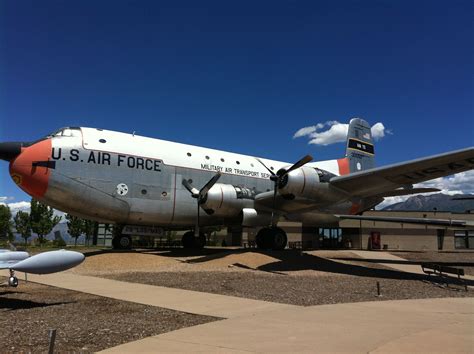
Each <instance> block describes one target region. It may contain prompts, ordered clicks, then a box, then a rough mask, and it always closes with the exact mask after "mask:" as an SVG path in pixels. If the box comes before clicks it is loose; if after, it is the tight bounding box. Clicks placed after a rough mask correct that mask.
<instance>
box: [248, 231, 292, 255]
mask: <svg viewBox="0 0 474 354" xmlns="http://www.w3.org/2000/svg"><path fill="white" fill-rule="evenodd" d="M287 241H288V238H287V236H286V232H285V231H283V230H282V229H280V228H279V227H276V226H273V227H264V228H263V229H260V231H259V232H258V233H257V236H256V238H255V242H256V243H257V247H258V248H260V249H264V250H267V249H273V250H283V249H285V247H286V244H287Z"/></svg>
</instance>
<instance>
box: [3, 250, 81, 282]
mask: <svg viewBox="0 0 474 354" xmlns="http://www.w3.org/2000/svg"><path fill="white" fill-rule="evenodd" d="M84 258H85V257H84V255H83V254H82V253H79V252H75V251H66V250H58V251H49V252H43V253H39V254H36V255H34V256H31V257H30V254H29V253H28V252H24V251H11V250H7V249H0V269H8V270H9V271H10V276H9V278H8V285H9V286H11V287H15V288H16V287H17V286H18V278H17V277H16V275H15V271H19V272H25V273H32V274H50V273H56V272H62V271H63V270H66V269H69V268H73V267H75V266H77V265H79V264H81V263H82V261H84Z"/></svg>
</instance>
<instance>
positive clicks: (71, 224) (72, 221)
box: [66, 214, 85, 247]
mask: <svg viewBox="0 0 474 354" xmlns="http://www.w3.org/2000/svg"><path fill="white" fill-rule="evenodd" d="M66 220H67V232H69V235H71V236H72V237H74V247H75V246H76V245H77V239H78V237H79V236H81V235H82V232H83V229H84V222H85V220H83V219H81V218H78V217H77V216H74V215H71V214H66Z"/></svg>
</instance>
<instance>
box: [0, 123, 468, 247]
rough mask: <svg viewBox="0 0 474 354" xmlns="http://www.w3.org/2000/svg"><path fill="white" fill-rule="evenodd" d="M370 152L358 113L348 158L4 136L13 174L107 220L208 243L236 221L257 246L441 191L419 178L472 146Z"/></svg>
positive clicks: (464, 160)
mask: <svg viewBox="0 0 474 354" xmlns="http://www.w3.org/2000/svg"><path fill="white" fill-rule="evenodd" d="M374 154H375V152H374V145H373V142H372V136H371V130H370V125H369V124H368V123H367V122H366V121H364V120H362V119H360V118H354V119H352V120H351V121H350V124H349V131H348V137H347V147H346V155H345V157H344V158H340V159H337V160H330V161H321V162H310V161H311V160H312V157H311V156H309V155H308V156H305V157H303V158H302V159H301V160H299V161H298V162H296V163H295V164H293V165H290V164H288V163H285V162H280V161H272V160H268V159H263V158H257V157H253V156H246V155H240V154H235V153H230V152H225V151H220V150H214V149H207V148H203V147H197V146H191V145H185V144H180V143H175V142H170V141H164V140H158V139H151V138H146V137H142V136H138V135H135V134H125V133H119V132H114V131H108V130H102V129H95V128H79V127H68V128H62V129H59V130H58V131H56V132H54V133H52V134H50V135H48V136H46V137H44V138H43V139H40V140H38V141H35V142H30V143H24V142H15V143H2V144H0V158H1V159H4V160H7V161H9V162H10V175H11V177H12V179H13V180H14V181H15V183H16V184H17V185H18V186H19V187H20V188H21V189H23V190H24V191H25V192H26V193H28V194H30V195H31V196H33V197H34V198H36V199H38V200H40V201H41V202H43V203H45V204H48V205H50V206H52V207H54V208H56V209H59V210H62V211H64V212H67V213H71V214H73V215H77V216H80V217H84V218H89V219H94V220H98V221H101V222H105V223H115V224H119V225H126V224H127V225H129V227H148V226H149V227H157V228H162V229H166V230H171V229H175V230H177V229H180V230H192V231H189V232H186V233H185V234H184V235H183V239H182V241H183V242H182V243H183V246H184V247H202V246H203V245H204V243H205V237H204V234H203V232H202V231H203V230H205V227H206V226H211V225H226V226H231V225H240V226H249V227H261V229H260V230H259V232H258V233H257V236H256V243H257V245H258V247H260V248H273V249H283V248H285V246H286V244H287V236H286V234H285V232H284V231H283V230H282V229H281V228H278V227H277V226H276V224H277V221H278V220H281V219H286V220H290V221H301V222H303V223H304V224H305V225H308V226H336V225H337V222H338V220H339V218H341V217H345V216H351V217H361V218H362V217H363V216H359V215H360V214H361V213H362V212H363V211H365V210H368V209H370V208H373V207H374V206H376V205H377V204H379V203H381V202H382V201H383V200H384V198H385V197H390V196H400V195H410V194H416V193H421V192H432V191H437V189H433V188H415V187H413V184H415V183H419V182H423V181H427V180H430V179H434V178H438V177H442V176H447V175H451V174H454V173H458V172H463V171H467V170H471V169H473V168H474V148H473V147H470V148H466V149H463V150H458V151H453V152H449V153H445V154H440V155H436V156H431V157H427V158H421V159H417V160H413V161H409V162H404V163H398V164H393V165H389V166H385V167H378V168H376V167H375V164H374ZM218 182H219V183H218ZM364 218H366V217H364ZM420 222H422V223H423V220H420ZM425 222H426V221H425ZM441 222H443V221H441ZM444 223H445V224H449V225H458V226H463V225H465V222H463V221H457V220H445V221H444ZM130 243H131V239H130V236H129V235H127V234H126V233H124V232H123V233H122V234H120V235H118V236H116V237H115V238H114V240H113V244H114V246H115V247H117V248H126V247H129V246H130Z"/></svg>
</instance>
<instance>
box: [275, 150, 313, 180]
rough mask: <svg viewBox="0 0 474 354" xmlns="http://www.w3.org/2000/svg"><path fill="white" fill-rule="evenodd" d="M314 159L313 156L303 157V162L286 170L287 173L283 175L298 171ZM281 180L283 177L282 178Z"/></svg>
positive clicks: (300, 161)
mask: <svg viewBox="0 0 474 354" xmlns="http://www.w3.org/2000/svg"><path fill="white" fill-rule="evenodd" d="M312 159H313V157H312V156H311V155H306V156H305V157H303V158H302V159H301V160H299V161H298V162H296V163H295V164H294V165H293V166H291V167H290V168H289V169H288V170H286V172H285V173H284V174H283V176H284V175H286V174H288V173H290V172H291V171H293V170H296V169H297V168H300V167H301V166H304V165H306V164H307V163H308V162H310V161H311V160H312ZM280 178H281V177H280Z"/></svg>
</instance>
